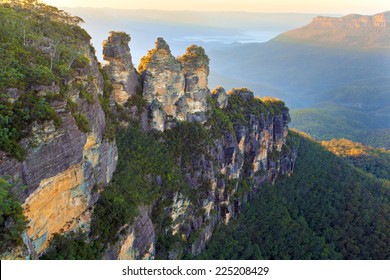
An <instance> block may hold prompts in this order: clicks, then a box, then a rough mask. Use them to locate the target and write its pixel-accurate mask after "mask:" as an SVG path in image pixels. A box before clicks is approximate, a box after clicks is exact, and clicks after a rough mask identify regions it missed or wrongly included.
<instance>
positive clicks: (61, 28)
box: [0, 1, 94, 160]
mask: <svg viewBox="0 0 390 280" xmlns="http://www.w3.org/2000/svg"><path fill="white" fill-rule="evenodd" d="M80 22H82V20H81V19H80V18H78V17H72V16H70V15H69V14H68V13H66V12H64V11H62V10H58V9H57V8H55V7H51V6H48V5H45V4H43V3H40V2H38V1H11V2H10V3H4V2H3V3H0V61H1V66H0V101H1V103H0V149H1V150H4V151H5V152H7V153H9V154H10V155H12V156H14V157H16V158H17V159H19V160H23V158H24V154H25V151H24V149H23V148H22V147H20V146H19V144H18V142H19V141H20V140H21V139H22V138H23V137H26V136H28V133H29V130H30V127H31V124H32V123H34V122H35V121H38V122H43V121H51V120H52V121H54V124H55V125H56V126H57V127H58V126H59V125H60V124H61V119H60V117H59V116H58V115H57V114H56V112H55V111H54V110H53V109H52V108H51V107H50V105H49V101H50V99H52V98H53V96H52V95H50V94H47V95H46V96H37V94H35V93H34V92H33V90H34V88H36V87H37V86H42V85H53V84H57V85H58V86H60V88H61V94H60V96H59V97H61V98H66V97H67V96H66V94H65V93H64V88H66V86H65V85H63V83H64V80H66V79H68V78H69V77H70V75H71V74H72V73H73V71H74V70H73V69H71V66H72V65H73V68H74V67H78V68H83V67H86V66H88V65H89V63H90V62H89V59H88V58H87V52H88V50H85V49H84V48H85V45H86V44H87V43H88V42H89V40H90V37H89V35H88V34H87V33H86V31H85V30H83V29H81V28H80V27H79V26H78V24H79V23H80ZM9 88H17V89H19V90H20V91H19V93H21V96H20V97H19V99H18V100H17V101H16V102H15V103H12V102H10V101H9V100H8V99H9V96H8V95H7V93H6V92H7V89H9ZM81 95H82V96H83V97H84V98H85V99H86V100H87V101H88V102H90V103H91V102H93V101H94V100H93V96H91V95H90V94H88V93H86V92H83V93H82V94H81ZM56 98H57V97H56ZM72 105H73V104H70V103H68V107H69V106H72ZM71 110H72V112H73V113H74V112H75V107H74V106H73V107H72V108H71ZM75 118H76V121H77V123H78V125H79V126H80V127H81V129H82V130H84V131H87V130H88V128H87V127H88V125H87V122H86V119H85V117H84V118H83V117H82V116H81V115H75Z"/></svg>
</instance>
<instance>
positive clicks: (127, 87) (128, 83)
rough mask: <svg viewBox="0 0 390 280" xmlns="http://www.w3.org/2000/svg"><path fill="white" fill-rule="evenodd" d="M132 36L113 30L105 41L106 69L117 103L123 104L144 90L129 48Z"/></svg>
mask: <svg viewBox="0 0 390 280" xmlns="http://www.w3.org/2000/svg"><path fill="white" fill-rule="evenodd" d="M130 39H131V38H130V36H129V35H128V34H126V33H123V32H111V33H110V36H109V37H108V39H107V40H106V41H104V42H103V58H104V60H106V61H107V64H106V65H105V66H104V69H105V70H106V72H107V73H108V75H109V77H110V80H111V83H112V86H113V96H114V100H115V102H116V103H118V104H120V105H123V104H125V103H126V102H127V101H128V100H129V98H130V97H131V96H134V95H135V94H137V92H141V91H142V85H141V84H140V81H139V79H140V77H139V75H138V72H137V71H136V70H135V68H134V65H133V62H132V58H131V54H130V48H129V42H130Z"/></svg>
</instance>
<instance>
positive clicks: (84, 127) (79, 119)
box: [72, 113, 91, 133]
mask: <svg viewBox="0 0 390 280" xmlns="http://www.w3.org/2000/svg"><path fill="white" fill-rule="evenodd" d="M72 116H73V118H74V120H75V121H76V124H77V127H78V128H79V130H80V131H81V132H84V133H89V132H91V124H90V123H89V121H88V119H87V117H86V116H85V115H83V114H79V113H76V114H72Z"/></svg>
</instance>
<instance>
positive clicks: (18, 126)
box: [0, 92, 61, 160]
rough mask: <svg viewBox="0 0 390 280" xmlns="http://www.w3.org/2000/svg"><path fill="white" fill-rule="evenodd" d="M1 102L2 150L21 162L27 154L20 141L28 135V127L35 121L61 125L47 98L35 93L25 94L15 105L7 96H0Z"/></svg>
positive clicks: (0, 142) (0, 136)
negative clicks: (19, 143)
mask: <svg viewBox="0 0 390 280" xmlns="http://www.w3.org/2000/svg"><path fill="white" fill-rule="evenodd" d="M0 100H1V104H0V149H2V150H3V151H5V152H7V153H10V154H11V155H12V156H14V157H16V158H17V159H19V160H22V159H23V158H24V154H25V152H24V149H23V148H22V147H20V146H19V145H18V141H19V140H20V139H21V138H22V137H25V136H27V135H28V133H29V131H28V130H27V129H26V127H29V125H30V124H32V123H33V122H35V121H37V122H44V121H53V122H54V124H55V126H57V127H58V126H60V125H61V118H60V117H59V116H58V115H57V113H56V112H55V111H54V109H53V108H52V107H51V106H50V105H49V103H48V102H47V101H46V100H45V98H44V97H40V96H38V95H36V94H35V93H33V92H27V93H25V94H23V95H22V96H20V97H19V99H18V100H17V101H16V102H15V103H11V102H9V101H8V98H7V95H0Z"/></svg>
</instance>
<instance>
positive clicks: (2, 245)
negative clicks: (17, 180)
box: [0, 178, 26, 255]
mask: <svg viewBox="0 0 390 280" xmlns="http://www.w3.org/2000/svg"><path fill="white" fill-rule="evenodd" d="M11 188H12V186H11V185H10V184H9V183H8V182H6V181H4V180H3V179H1V178H0V240H1V242H0V255H1V254H4V253H6V252H7V251H9V250H10V249H12V248H14V247H17V246H19V245H22V244H23V239H22V232H23V231H24V230H25V229H26V218H25V217H24V216H23V210H22V206H21V205H20V202H19V201H18V200H17V199H16V197H15V196H14V195H13V194H12V192H11Z"/></svg>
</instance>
